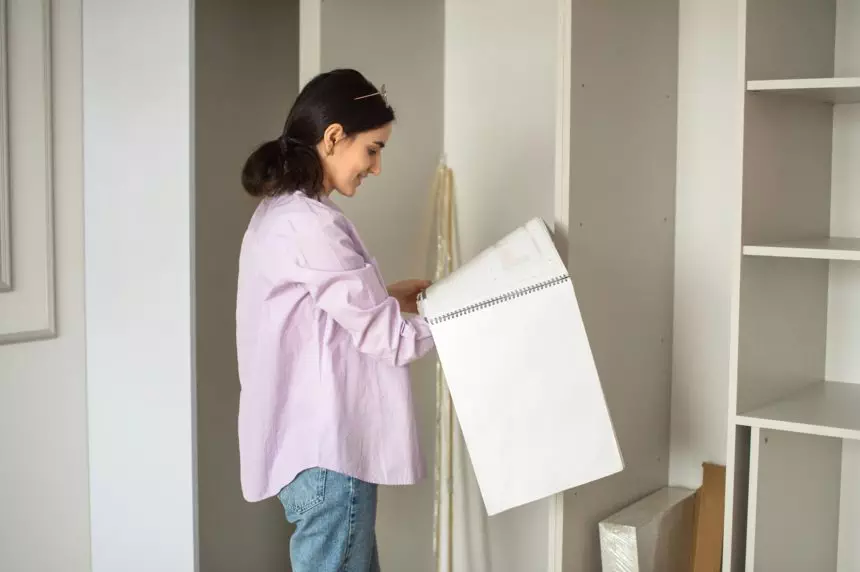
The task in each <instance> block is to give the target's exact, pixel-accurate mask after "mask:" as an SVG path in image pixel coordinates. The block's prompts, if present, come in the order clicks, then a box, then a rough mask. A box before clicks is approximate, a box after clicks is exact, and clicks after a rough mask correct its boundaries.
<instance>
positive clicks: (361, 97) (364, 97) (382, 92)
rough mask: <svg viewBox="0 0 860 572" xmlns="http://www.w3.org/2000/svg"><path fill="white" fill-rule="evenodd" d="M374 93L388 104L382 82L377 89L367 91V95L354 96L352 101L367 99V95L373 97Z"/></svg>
mask: <svg viewBox="0 0 860 572" xmlns="http://www.w3.org/2000/svg"><path fill="white" fill-rule="evenodd" d="M374 95H378V96H379V97H381V98H382V101H384V102H385V105H388V95H387V94H386V93H385V84H384V83H383V84H382V87H381V88H379V91H374V92H373V93H368V94H367V95H360V96H358V97H356V98H355V99H354V100H353V101H358V100H359V99H367V98H368V97H373V96H374Z"/></svg>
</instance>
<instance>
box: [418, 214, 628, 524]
mask: <svg viewBox="0 0 860 572" xmlns="http://www.w3.org/2000/svg"><path fill="white" fill-rule="evenodd" d="M564 273H565V269H564V265H563V264H562V262H561V260H560V259H559V257H558V254H557V252H556V251H555V248H554V247H553V246H552V240H551V237H550V236H549V233H548V231H547V229H546V225H545V224H544V223H543V221H541V220H540V219H535V220H532V221H530V222H529V223H527V224H526V225H524V226H523V227H520V228H519V229H516V230H515V231H514V232H512V233H511V234H510V235H508V237H506V238H505V239H503V240H502V241H500V242H499V243H498V244H496V245H494V246H492V247H490V248H489V249H487V250H486V251H484V252H483V253H482V254H481V255H479V256H478V257H475V259H473V260H472V261H470V262H469V263H467V264H466V265H464V266H463V267H461V269H459V270H458V271H456V272H455V273H453V274H452V275H450V276H449V277H447V278H446V279H445V280H443V281H441V282H439V283H438V284H435V285H434V286H433V287H431V288H430V289H429V290H428V291H427V293H426V295H425V299H423V300H422V302H421V309H422V313H423V314H424V315H425V316H426V317H428V318H429V319H430V321H431V323H432V322H433V318H434V316H440V315H444V314H447V313H449V312H452V311H456V310H457V309H458V308H462V307H464V306H468V305H470V304H472V303H476V302H482V301H485V300H488V299H492V298H494V297H496V296H499V295H501V294H503V293H504V292H508V291H511V290H516V289H519V288H524V287H527V286H529V285H532V284H537V283H541V282H544V281H546V280H550V279H553V278H557V277H558V276H559V275H560V274H561V275H564ZM431 328H432V330H433V335H434V338H435V340H436V346H437V350H438V354H439V359H440V361H441V363H442V366H443V368H444V371H445V376H446V379H447V381H448V387H449V389H450V392H451V397H452V400H453V402H454V408H455V410H456V413H457V417H458V419H459V421H460V425H461V427H462V430H463V437H464V439H465V441H466V446H467V448H468V451H469V455H470V457H471V459H472V463H473V465H474V468H475V475H476V477H477V480H478V484H479V486H480V489H481V494H482V496H483V498H484V503H485V505H486V507H487V512H488V513H489V514H490V515H493V514H497V513H499V512H502V511H505V510H508V509H511V508H514V507H516V506H520V505H523V504H526V503H529V502H532V501H535V500H538V499H541V498H545V497H548V496H551V495H553V494H555V493H558V492H561V491H564V490H566V489H570V488H573V487H576V486H579V485H582V484H584V483H587V482H590V481H594V480H597V479H600V478H602V477H605V476H608V475H610V474H613V473H616V472H618V471H620V470H622V468H623V461H622V458H621V453H620V450H619V448H618V444H617V440H616V438H615V432H614V430H613V427H612V422H611V420H610V417H609V412H608V409H607V406H606V402H605V399H604V396H603V390H602V388H601V386H600V380H599V377H598V374H597V370H596V367H595V365H594V360H593V357H592V354H591V348H590V346H589V344H588V338H587V335H586V331H585V327H584V325H583V323H582V319H581V316H580V312H579V306H578V303H577V300H576V297H575V294H574V290H573V286H572V285H571V283H570V281H564V282H561V283H557V284H555V285H553V286H549V287H545V288H542V289H539V290H536V291H534V292H531V293H529V294H526V295H519V296H516V297H513V298H511V299H508V300H506V301H504V302H503V303H498V304H494V305H490V306H487V307H482V308H481V309H478V310H476V311H471V312H468V313H464V314H462V315H458V316H457V317H456V318H453V319H449V320H446V321H442V322H439V323H435V324H433V325H432V326H431Z"/></svg>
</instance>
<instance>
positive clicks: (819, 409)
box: [723, 0, 860, 572]
mask: <svg viewBox="0 0 860 572" xmlns="http://www.w3.org/2000/svg"><path fill="white" fill-rule="evenodd" d="M739 2H740V14H741V26H742V30H741V32H742V33H741V36H742V37H743V38H744V42H743V43H742V46H741V50H740V54H741V60H740V61H741V66H742V69H743V74H744V82H743V85H744V86H746V93H745V94H744V95H743V114H742V116H743V133H744V138H743V153H742V155H741V156H739V157H738V159H739V160H740V161H742V172H743V177H742V182H741V185H742V196H743V200H742V205H743V206H742V209H743V210H742V221H743V222H742V231H741V243H742V249H741V251H740V252H739V253H738V261H737V272H736V273H735V275H734V283H733V287H734V290H733V292H734V298H733V300H734V301H733V305H732V308H733V312H732V321H733V323H732V326H733V327H732V332H733V344H732V354H731V359H732V364H731V366H732V367H731V372H732V375H731V379H730V380H729V388H730V391H729V407H730V410H729V425H730V428H729V440H728V441H729V451H728V465H729V467H728V471H727V474H728V481H727V491H726V492H727V495H728V498H727V503H726V523H725V524H726V526H725V530H726V533H725V557H724V563H723V569H724V570H725V571H729V572H736V571H741V570H747V571H752V570H755V571H759V572H770V571H779V572H793V571H798V572H809V571H815V572H832V571H838V572H848V571H855V570H860V548H858V544H857V543H856V539H857V538H858V537H860V492H858V491H860V0H792V1H791V2H787V1H784V0H739ZM855 489H856V490H855Z"/></svg>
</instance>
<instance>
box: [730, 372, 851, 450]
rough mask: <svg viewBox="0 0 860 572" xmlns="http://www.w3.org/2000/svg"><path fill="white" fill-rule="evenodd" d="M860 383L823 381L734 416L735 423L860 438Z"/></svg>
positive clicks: (795, 431)
mask: <svg viewBox="0 0 860 572" xmlns="http://www.w3.org/2000/svg"><path fill="white" fill-rule="evenodd" d="M858 411H860V384H856V383H841V382H836V381H824V382H819V383H815V384H813V385H811V386H809V387H807V388H806V389H803V390H801V391H800V392H798V393H795V394H794V395H791V396H789V397H786V398H784V399H780V400H779V401H775V402H773V403H771V404H769V405H766V406H764V407H762V408H760V409H756V410H753V411H750V412H748V413H744V414H742V415H738V416H736V417H735V422H736V423H737V424H738V425H744V426H747V427H760V428H763V429H776V430H778V431H790V432H792V433H804V434H807V435H821V436H824V437H838V438H841V439H854V440H860V414H858V413H857V412H858Z"/></svg>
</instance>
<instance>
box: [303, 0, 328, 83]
mask: <svg viewBox="0 0 860 572" xmlns="http://www.w3.org/2000/svg"><path fill="white" fill-rule="evenodd" d="M322 2H323V0H299V87H302V86H304V85H305V84H306V83H307V82H309V81H310V80H311V79H313V77H314V76H315V75H317V74H318V73H319V72H320V69H321V66H322V61H321V57H322V41H323V38H322Z"/></svg>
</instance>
